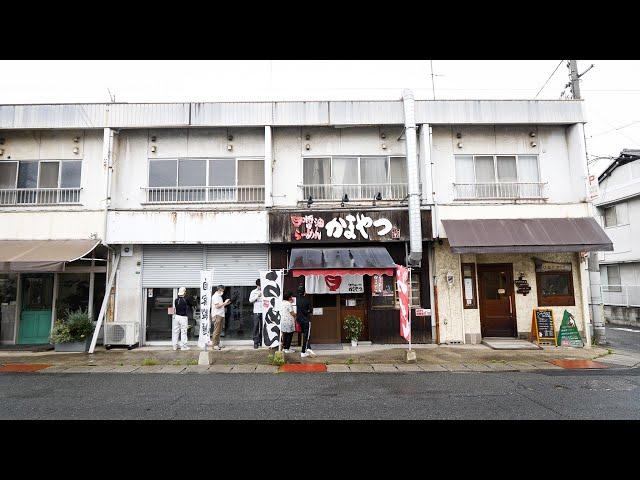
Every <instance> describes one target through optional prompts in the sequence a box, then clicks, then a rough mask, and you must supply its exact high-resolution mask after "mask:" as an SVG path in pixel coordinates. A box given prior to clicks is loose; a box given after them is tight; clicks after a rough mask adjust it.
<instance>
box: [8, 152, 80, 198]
mask: <svg viewBox="0 0 640 480" xmlns="http://www.w3.org/2000/svg"><path fill="white" fill-rule="evenodd" d="M81 174H82V161H81V160H2V161H0V206H29V205H58V204H78V203H80V190H81V189H80V180H81Z"/></svg>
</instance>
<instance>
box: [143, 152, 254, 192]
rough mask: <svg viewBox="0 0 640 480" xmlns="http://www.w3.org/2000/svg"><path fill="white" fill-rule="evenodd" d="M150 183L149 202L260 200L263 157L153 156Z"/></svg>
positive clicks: (148, 188)
mask: <svg viewBox="0 0 640 480" xmlns="http://www.w3.org/2000/svg"><path fill="white" fill-rule="evenodd" d="M148 185H149V186H148V187H146V188H145V190H146V201H147V203H261V202H264V160H263V159H261V158H260V159H256V158H167V159H150V160H149V178H148Z"/></svg>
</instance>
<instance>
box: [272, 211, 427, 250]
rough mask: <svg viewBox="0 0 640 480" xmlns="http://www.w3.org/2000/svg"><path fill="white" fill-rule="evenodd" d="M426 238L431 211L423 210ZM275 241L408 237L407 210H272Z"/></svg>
mask: <svg viewBox="0 0 640 480" xmlns="http://www.w3.org/2000/svg"><path fill="white" fill-rule="evenodd" d="M421 216H422V232H423V235H422V236H423V240H430V239H431V212H430V211H428V210H423V211H422V212H421ZM269 232H270V234H269V236H270V241H271V242H272V243H293V244H308V243H328V242H331V243H349V242H368V241H372V242H374V241H407V240H409V214H408V211H407V210H404V209H403V210H353V211H346V212H345V211H336V210H332V211H319V210H312V211H280V212H271V213H270V214H269Z"/></svg>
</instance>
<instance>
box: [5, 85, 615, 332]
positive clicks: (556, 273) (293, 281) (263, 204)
mask: <svg viewBox="0 0 640 480" xmlns="http://www.w3.org/2000/svg"><path fill="white" fill-rule="evenodd" d="M583 122H584V115H583V106H582V103H581V102H580V101H525V100H522V101H520V100H517V101H493V100H482V101H415V102H414V101H413V99H412V96H411V95H410V94H407V95H405V98H404V99H403V100H398V101H371V102H368V101H352V102H348V101H336V102H246V103H177V104H176V103H174V104H115V103H114V104H69V105H2V106H0V138H2V142H1V143H2V144H1V145H0V150H1V151H2V154H1V155H0V224H1V225H3V228H2V230H1V231H0V246H1V250H0V272H1V273H0V297H1V298H0V303H2V307H3V310H2V325H1V326H2V332H1V334H0V335H1V336H2V341H3V342H4V343H14V342H16V343H42V342H43V341H44V338H45V337H46V336H48V331H49V329H50V325H51V324H52V322H53V321H54V320H55V318H56V315H59V313H57V306H59V305H62V304H63V303H64V304H65V305H66V304H69V306H70V307H72V308H76V307H77V306H84V305H85V304H86V305H88V306H90V307H91V310H92V314H93V316H94V318H95V317H97V316H98V311H99V310H100V300H101V298H102V297H103V295H104V293H105V292H104V289H105V284H106V283H108V277H106V275H109V276H111V273H112V270H113V269H114V268H115V271H116V273H117V274H116V275H115V283H114V287H113V289H112V291H111V292H110V297H109V298H110V299H111V300H112V301H111V302H109V308H108V309H107V311H106V321H107V324H108V323H110V322H131V323H134V324H137V325H139V327H140V328H139V340H140V342H141V343H142V344H167V343H168V342H169V341H170V338H171V332H170V326H171V316H170V314H169V310H168V309H169V308H170V307H171V305H172V303H173V300H174V298H175V297H176V295H177V289H178V288H179V287H180V286H186V287H188V288H189V289H193V290H192V293H193V294H194V295H195V296H197V295H198V293H199V291H198V290H197V287H198V283H199V272H200V270H201V269H208V268H213V269H214V283H216V284H217V283H223V284H224V285H226V286H227V291H226V294H227V295H228V296H229V297H230V298H232V299H235V302H234V303H233V305H232V306H231V307H229V308H228V312H227V319H226V322H225V330H224V332H225V337H224V341H225V342H226V343H233V342H240V343H251V340H250V339H251V312H252V306H251V304H250V303H249V302H248V297H249V292H250V291H251V289H252V288H253V286H254V285H255V280H256V278H257V277H258V271H259V270H261V269H266V268H282V269H285V270H286V276H285V284H284V288H285V290H293V289H295V288H296V287H297V286H298V285H305V286H306V288H307V291H308V292H310V293H311V300H312V304H313V306H314V317H313V319H314V323H313V335H312V339H313V341H314V342H316V343H336V342H340V341H341V340H346V339H345V338H344V334H343V329H342V322H343V320H344V318H345V316H347V315H349V314H355V315H358V316H361V317H362V318H363V320H364V323H365V332H364V334H363V338H362V340H368V341H372V342H375V343H404V339H402V338H401V337H400V335H399V321H398V320H399V314H398V304H397V295H396V288H395V278H394V276H393V273H394V265H395V264H403V265H412V275H411V283H412V287H413V295H412V300H411V303H412V309H413V311H414V313H415V309H417V308H422V309H426V310H427V312H426V313H427V314H428V315H427V316H420V317H416V316H415V315H414V316H413V332H412V336H413V341H414V343H428V342H440V343H444V342H446V343H456V342H464V343H478V342H480V341H481V339H482V337H483V336H484V337H486V336H527V335H528V333H529V329H530V326H531V313H532V308H534V307H537V306H551V308H553V310H554V312H556V315H555V316H556V324H557V326H558V325H559V323H560V322H559V320H560V319H561V316H562V312H563V310H564V309H565V308H566V309H567V310H569V311H570V312H571V313H572V315H574V317H575V318H576V320H577V322H578V326H579V328H580V330H582V331H583V335H584V322H585V318H587V317H588V313H587V312H588V301H587V297H588V295H587V293H586V291H587V288H588V280H585V269H586V263H585V262H584V260H583V256H582V255H581V254H580V252H586V251H592V250H599V249H607V248H611V246H610V242H609V240H608V238H607V237H606V235H604V233H603V232H602V229H601V228H599V227H598V226H597V224H595V222H594V221H593V219H590V218H588V217H589V213H588V203H587V202H588V200H587V198H586V157H585V154H584V138H583V135H582V123H583ZM407 139H409V141H407ZM414 142H415V143H414ZM56 165H57V170H56ZM460 222H462V223H460ZM487 229H490V230H487ZM469 232H471V233H473V236H472V237H471V236H469V235H468V233H469ZM485 237H486V238H485ZM35 240H41V241H46V242H47V243H46V245H47V246H46V247H45V248H42V245H40V244H39V245H36V244H34V241H35ZM98 244H99V245H98ZM107 251H108V252H109V259H108V265H107V266H105V265H104V263H105V262H104V261H103V262H102V263H100V261H101V260H104V257H105V256H106V255H105V253H106V252H107ZM78 257H84V258H86V260H77V258H78ZM534 257H535V258H534ZM27 260H28V262H29V263H28V262H27ZM3 262H4V263H3ZM34 262H38V263H34ZM52 262H55V264H54V263H52ZM77 265H82V267H78V266H77ZM84 265H86V266H84ZM78 268H81V270H77V269H78ZM74 269H76V270H74ZM72 275H76V276H75V277H74V276H72ZM78 275H84V276H82V278H80V276H78ZM462 277H464V282H463V278H462ZM87 279H88V280H87ZM517 279H520V280H526V281H527V282H528V285H529V286H530V287H531V290H530V292H528V294H527V295H524V294H520V293H518V292H516V288H515V287H514V281H515V280H517ZM87 281H88V282H89V283H88V285H87V284H86V282H87ZM83 282H84V283H83ZM520 283H522V282H520ZM463 285H464V286H465V288H464V289H463ZM101 288H102V290H101V291H100V292H99V291H98V290H100V289H101ZM70 290H73V292H74V294H73V295H71V294H69V293H68V291H70ZM525 290H526V288H525V289H520V291H521V292H523V293H524V291H525ZM70 297H72V300H69V298H70ZM96 302H97V303H96ZM34 312H36V313H34ZM34 319H35V320H34ZM32 324H33V325H32ZM191 324H192V325H193V324H195V321H194V320H193V319H191ZM34 325H35V326H34ZM31 331H34V332H35V331H37V332H38V333H37V335H36V336H29V335H30V334H29V333H28V332H31ZM190 336H191V338H194V337H195V328H193V329H191V330H190Z"/></svg>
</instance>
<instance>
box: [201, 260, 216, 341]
mask: <svg viewBox="0 0 640 480" xmlns="http://www.w3.org/2000/svg"><path fill="white" fill-rule="evenodd" d="M212 281H213V269H212V270H200V332H199V336H198V347H200V348H206V347H207V346H208V345H210V344H211V337H210V332H211V321H210V317H209V314H210V312H211V291H212V288H213V285H212V284H211V282H212Z"/></svg>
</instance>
